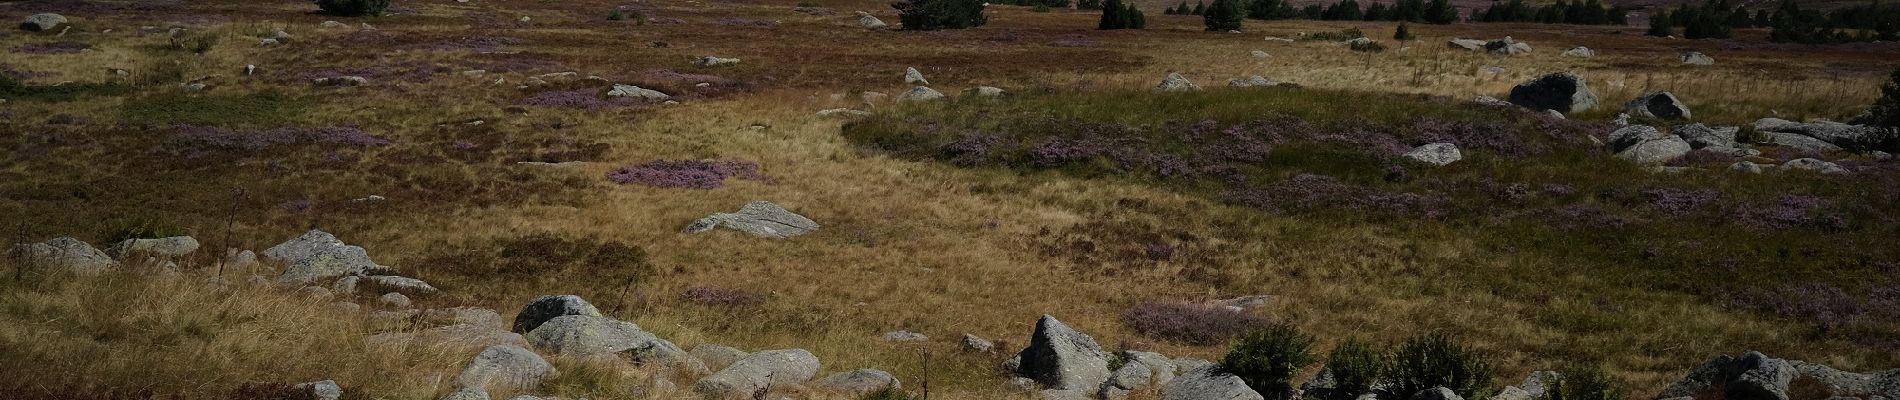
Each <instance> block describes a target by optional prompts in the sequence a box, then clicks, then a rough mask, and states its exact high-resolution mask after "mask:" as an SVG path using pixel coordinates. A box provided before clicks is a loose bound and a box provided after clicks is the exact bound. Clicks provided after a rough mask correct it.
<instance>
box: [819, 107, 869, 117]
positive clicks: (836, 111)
mask: <svg viewBox="0 0 1900 400" xmlns="http://www.w3.org/2000/svg"><path fill="white" fill-rule="evenodd" d="M818 116H820V117H826V118H855V117H869V116H871V112H870V111H864V110H853V109H849V108H831V109H824V110H818Z"/></svg>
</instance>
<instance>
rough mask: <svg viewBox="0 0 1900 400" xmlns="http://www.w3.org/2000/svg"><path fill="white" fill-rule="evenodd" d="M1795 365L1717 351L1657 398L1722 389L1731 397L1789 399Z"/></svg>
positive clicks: (1737, 399) (1739, 399) (1736, 399)
mask: <svg viewBox="0 0 1900 400" xmlns="http://www.w3.org/2000/svg"><path fill="white" fill-rule="evenodd" d="M1794 370H1795V369H1794V368H1793V366H1791V365H1789V364H1788V362H1787V361H1783V360H1779V359H1773V358H1768V356H1767V355H1763V354H1762V353H1760V352H1753V351H1751V352H1748V353H1747V354H1744V355H1742V357H1740V358H1736V357H1731V356H1729V355H1727V354H1723V355H1718V356H1716V357H1715V358H1713V359H1710V360H1709V361H1708V362H1705V363H1702V366H1700V367H1696V369H1695V370H1692V371H1690V372H1689V374H1688V376H1684V377H1683V378H1682V380H1679V381H1676V383H1674V384H1671V385H1669V387H1668V388H1665V389H1663V391H1662V393H1658V394H1657V395H1656V398H1658V399H1669V398H1676V397H1690V396H1695V395H1697V394H1700V393H1706V392H1708V391H1711V390H1720V391H1721V392H1722V393H1723V398H1724V399H1728V400H1788V393H1787V390H1788V384H1789V383H1791V382H1792V381H1793V380H1794Z"/></svg>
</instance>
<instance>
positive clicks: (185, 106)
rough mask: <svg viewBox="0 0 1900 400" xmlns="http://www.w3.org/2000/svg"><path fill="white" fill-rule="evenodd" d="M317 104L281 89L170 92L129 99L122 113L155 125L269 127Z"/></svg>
mask: <svg viewBox="0 0 1900 400" xmlns="http://www.w3.org/2000/svg"><path fill="white" fill-rule="evenodd" d="M315 104H316V101H314V100H312V99H309V98H305V97H298V96H292V95H288V94H284V93H281V92H277V91H263V92H256V93H247V94H219V95H204V94H194V93H189V92H179V91H168V92H164V93H157V94H152V95H148V96H142V97H138V98H133V99H129V100H126V102H125V106H124V107H123V108H122V110H121V112H120V113H121V115H120V116H121V117H122V118H124V119H125V120H126V121H130V122H140V123H151V124H193V125H216V126H227V127H236V126H265V125H277V124H282V123H284V122H288V121H292V120H295V119H297V118H298V117H300V116H302V115H303V113H304V112H306V111H308V110H309V109H310V107H312V106H314V105H315Z"/></svg>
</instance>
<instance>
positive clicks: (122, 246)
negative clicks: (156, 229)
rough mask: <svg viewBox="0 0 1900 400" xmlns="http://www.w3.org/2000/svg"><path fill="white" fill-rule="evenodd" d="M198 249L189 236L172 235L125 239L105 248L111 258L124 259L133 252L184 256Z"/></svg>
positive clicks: (196, 241) (163, 255)
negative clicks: (155, 237)
mask: <svg viewBox="0 0 1900 400" xmlns="http://www.w3.org/2000/svg"><path fill="white" fill-rule="evenodd" d="M193 251H198V240H197V239H192V238H191V237H190V236H173V237H168V238H158V239H126V240H123V241H120V242H119V243H117V244H114V245H112V247H107V248H106V255H109V256H112V258H113V259H117V260H125V258H126V257H128V256H131V255H133V254H143V255H148V256H153V257H159V258H162V259H168V260H169V259H173V258H179V257H184V256H185V255H186V254H191V252H193Z"/></svg>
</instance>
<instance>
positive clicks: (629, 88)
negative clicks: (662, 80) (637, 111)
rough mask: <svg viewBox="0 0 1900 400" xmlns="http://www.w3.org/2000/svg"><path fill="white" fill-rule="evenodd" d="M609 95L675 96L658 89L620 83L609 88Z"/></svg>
mask: <svg viewBox="0 0 1900 400" xmlns="http://www.w3.org/2000/svg"><path fill="white" fill-rule="evenodd" d="M607 97H632V98H638V99H646V100H666V99H671V98H673V96H671V95H668V94H666V93H661V92H660V91H658V90H653V89H647V88H643V87H639V86H634V85H620V84H615V85H614V87H613V89H610V90H608V91H607Z"/></svg>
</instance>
